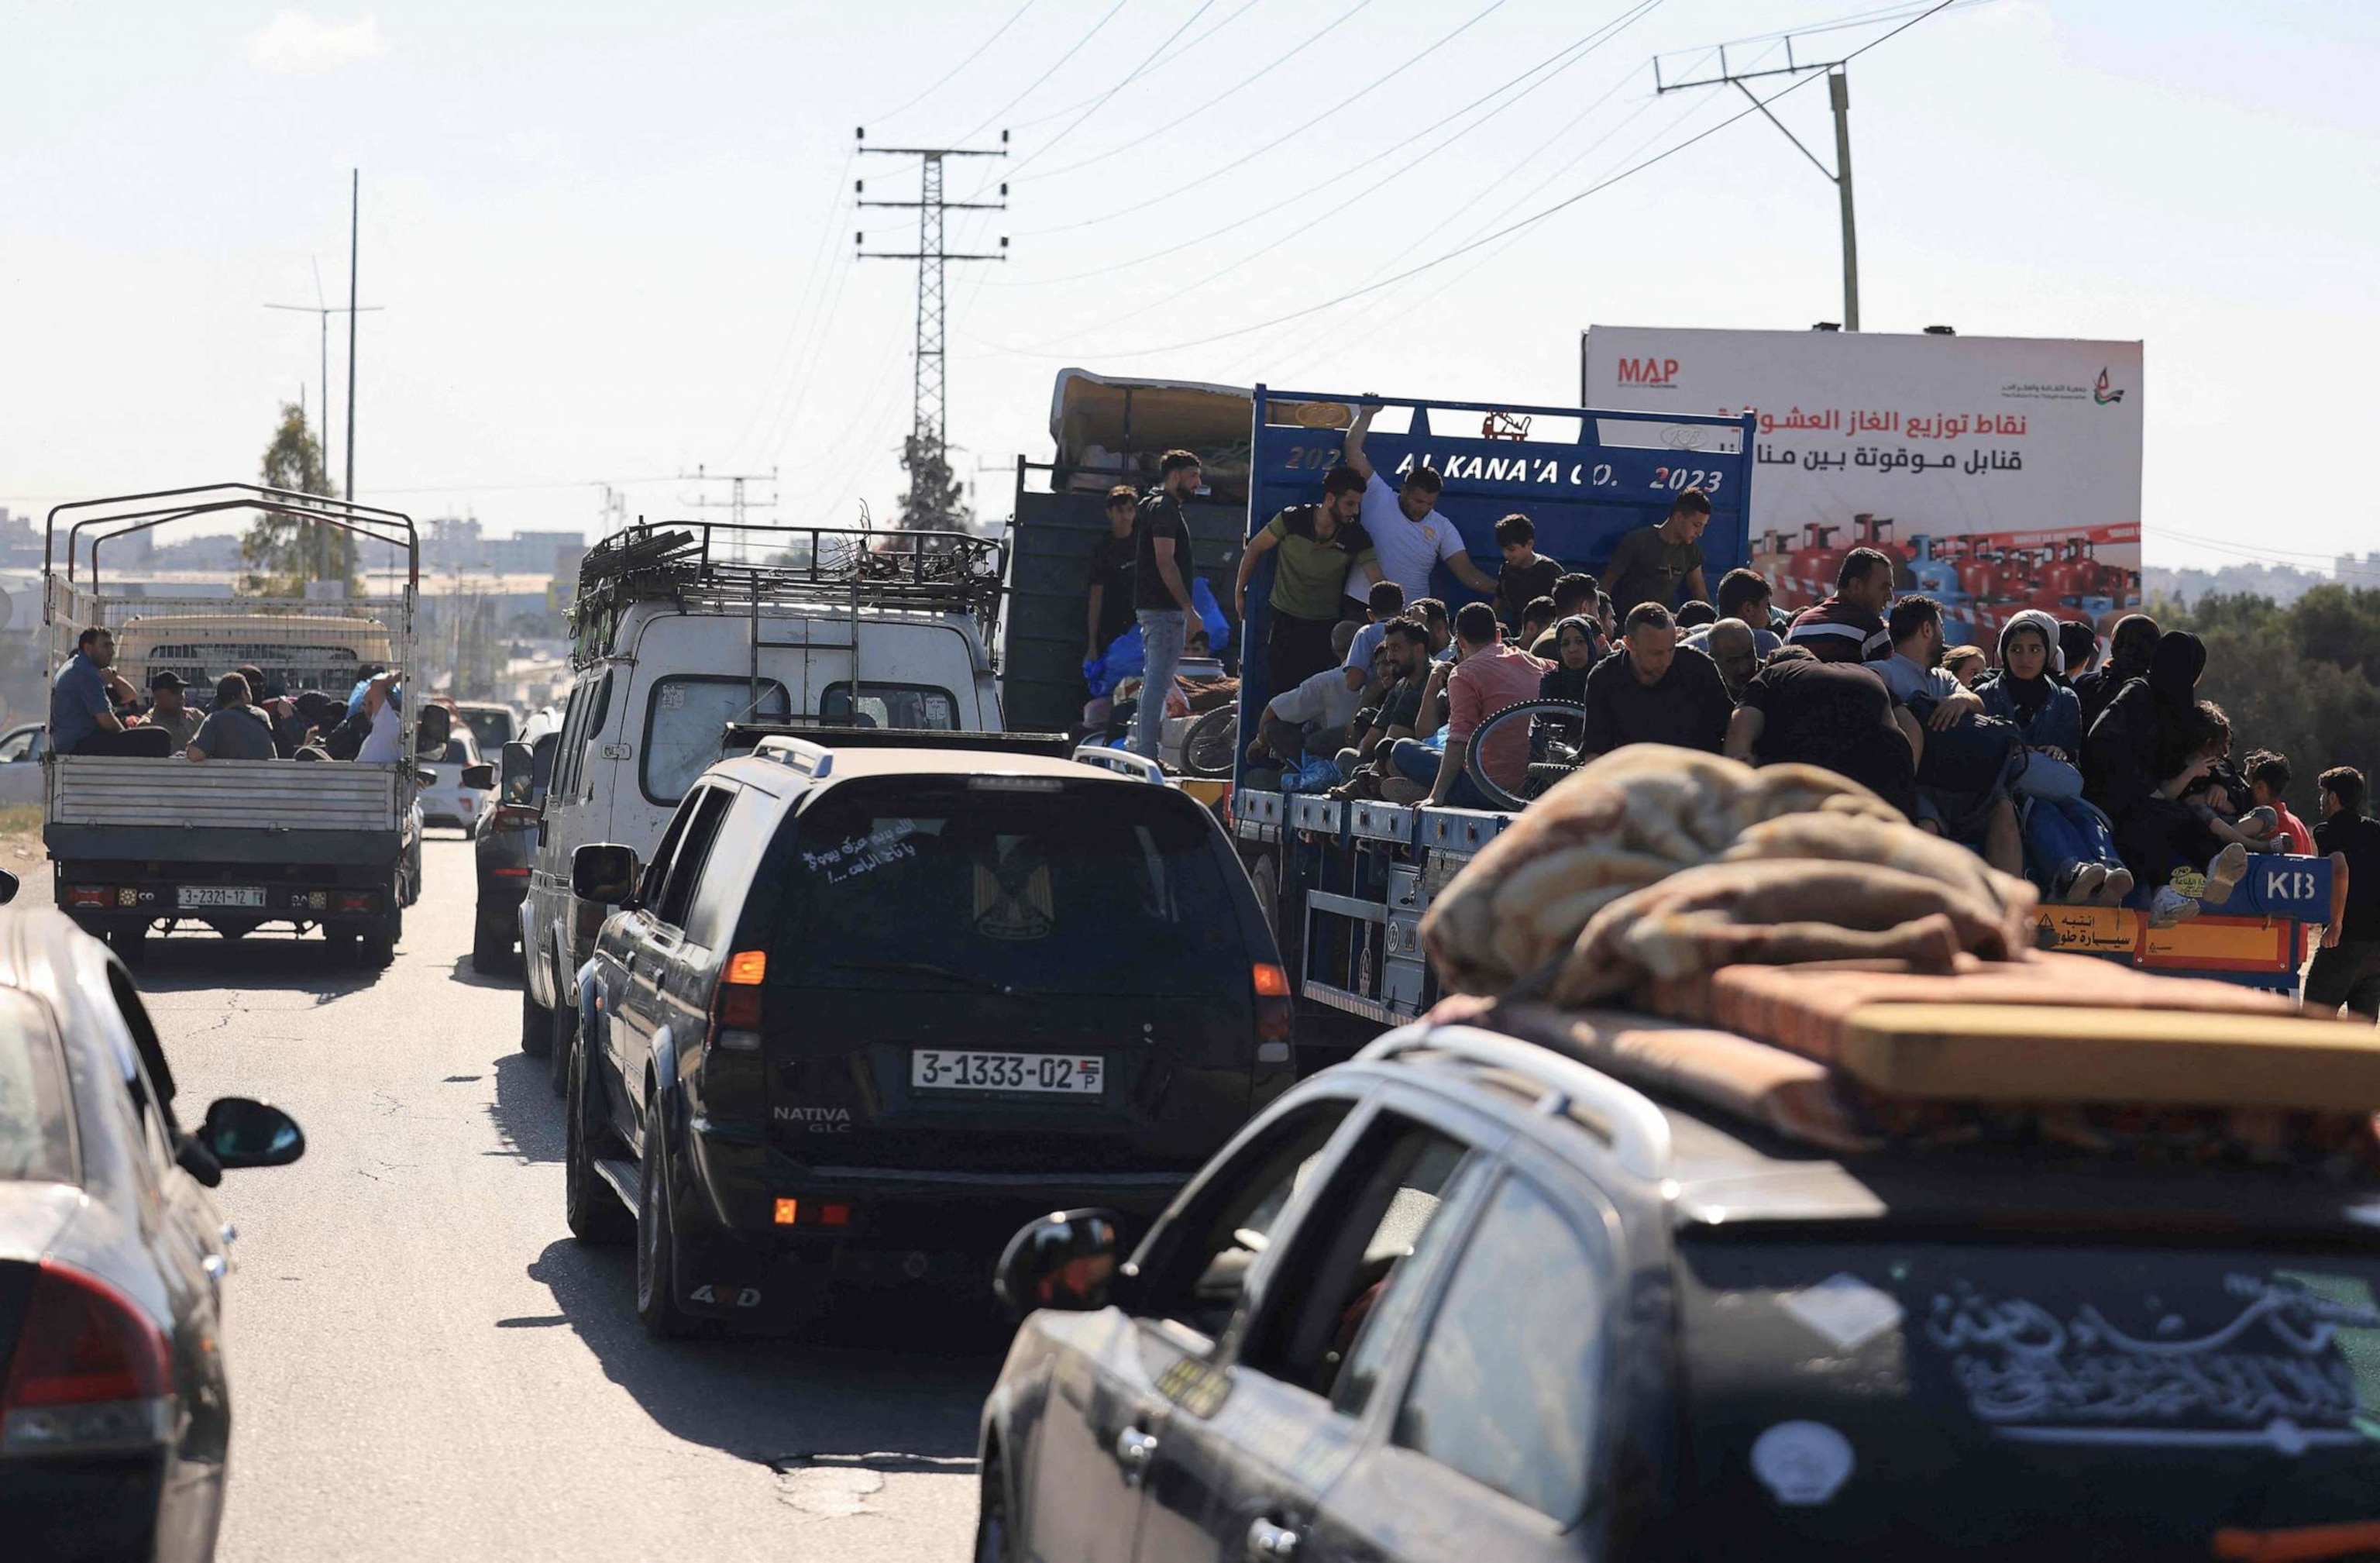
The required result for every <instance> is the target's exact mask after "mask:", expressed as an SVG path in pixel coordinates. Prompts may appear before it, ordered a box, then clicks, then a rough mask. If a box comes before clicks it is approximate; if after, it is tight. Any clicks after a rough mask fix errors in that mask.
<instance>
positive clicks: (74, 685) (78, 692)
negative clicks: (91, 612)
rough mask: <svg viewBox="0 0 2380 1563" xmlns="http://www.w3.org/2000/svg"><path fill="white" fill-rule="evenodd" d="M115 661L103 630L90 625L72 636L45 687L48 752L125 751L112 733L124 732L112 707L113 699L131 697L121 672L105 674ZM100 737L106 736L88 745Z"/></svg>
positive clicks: (110, 638)
mask: <svg viewBox="0 0 2380 1563" xmlns="http://www.w3.org/2000/svg"><path fill="white" fill-rule="evenodd" d="M114 665H115V636H114V635H111V634H109V633H108V632H107V631H106V630H104V629H100V628H99V627H98V626H97V625H93V626H92V627H91V628H90V629H86V630H84V631H83V632H82V633H81V634H80V635H79V636H78V637H77V638H76V640H75V651H74V654H73V655H72V656H70V657H68V658H67V661H66V665H65V666H63V667H61V668H59V669H58V676H57V678H55V679H54V680H53V681H52V682H51V684H50V752H52V753H53V754H122V753H126V752H128V751H127V750H126V749H125V748H124V746H123V745H122V744H121V743H120V742H118V741H115V739H113V737H112V735H115V734H118V733H121V732H123V731H124V718H123V717H121V716H118V715H117V714H115V708H116V705H117V704H118V702H119V701H128V700H130V699H131V697H132V688H131V686H130V685H128V684H127V683H125V681H124V678H123V676H122V675H121V674H117V673H112V672H110V671H109V669H110V668H112V667H113V666H114ZM118 689H121V690H122V693H121V695H118V694H117V693H116V691H117V690H118ZM103 734H105V735H111V736H110V737H109V738H108V739H103V740H102V741H99V742H96V743H94V742H93V741H92V740H94V739H101V735H103ZM86 746H89V747H86Z"/></svg>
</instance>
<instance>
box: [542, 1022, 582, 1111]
mask: <svg viewBox="0 0 2380 1563" xmlns="http://www.w3.org/2000/svg"><path fill="white" fill-rule="evenodd" d="M545 1035H546V1044H545V1045H546V1049H547V1052H548V1054H549V1056H548V1057H547V1059H546V1068H547V1069H548V1070H549V1071H550V1072H551V1074H552V1076H553V1093H554V1094H555V1095H556V1096H560V1095H562V1094H563V1093H565V1091H566V1090H568V1089H569V1085H570V1060H571V1059H572V1058H573V1057H574V1056H577V1052H578V1008H577V1006H576V1005H568V1004H557V1005H555V1006H554V1007H553V1008H552V1009H551V1010H549V1011H547V1013H546V1024H545Z"/></svg>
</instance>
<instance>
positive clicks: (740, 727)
mask: <svg viewBox="0 0 2380 1563" xmlns="http://www.w3.org/2000/svg"><path fill="white" fill-rule="evenodd" d="M769 739H790V740H795V741H798V742H800V743H804V744H807V745H809V746H811V747H812V748H815V749H820V750H828V751H831V750H837V749H946V750H947V749H956V750H964V751H968V752H970V753H975V754H1033V755H1038V756H1040V757H1042V758H1043V759H1047V760H1067V759H1071V758H1073V756H1074V749H1075V740H1074V739H1070V738H1068V737H1067V736H1066V735H1065V734H1063V733H953V732H941V731H937V730H935V729H933V728H920V727H830V726H827V725H826V724H824V723H809V722H800V721H795V722H730V723H728V724H727V727H726V732H725V736H724V739H722V745H721V753H722V754H723V755H725V756H727V757H729V758H733V757H734V756H735V755H737V754H741V753H745V752H747V751H759V748H760V747H761V746H762V745H763V744H764V743H766V742H767V741H768V740H769Z"/></svg>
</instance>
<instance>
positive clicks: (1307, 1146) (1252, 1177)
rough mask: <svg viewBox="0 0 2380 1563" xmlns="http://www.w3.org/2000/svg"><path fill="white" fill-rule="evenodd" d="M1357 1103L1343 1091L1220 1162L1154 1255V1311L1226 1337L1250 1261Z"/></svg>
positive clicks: (1150, 1294) (1269, 1237)
mask: <svg viewBox="0 0 2380 1563" xmlns="http://www.w3.org/2000/svg"><path fill="white" fill-rule="evenodd" d="M1354 1105H1355V1103H1354V1099H1353V1098H1349V1097H1341V1096H1329V1097H1322V1098H1319V1099H1318V1100H1316V1101H1313V1102H1310V1103H1308V1104H1306V1105H1304V1106H1302V1107H1299V1108H1297V1109H1295V1110H1293V1111H1292V1112H1289V1113H1286V1114H1284V1115H1282V1117H1281V1118H1280V1119H1279V1120H1277V1121H1276V1122H1274V1123H1273V1124H1272V1125H1271V1126H1270V1127H1269V1129H1268V1130H1267V1131H1266V1132H1265V1133H1264V1134H1263V1135H1262V1136H1261V1137H1260V1138H1258V1139H1257V1140H1256V1141H1255V1142H1252V1143H1250V1144H1248V1145H1246V1146H1244V1147H1242V1149H1241V1150H1240V1152H1239V1154H1237V1155H1235V1156H1234V1157H1233V1159H1232V1160H1231V1161H1230V1162H1229V1163H1227V1164H1226V1165H1224V1166H1220V1167H1218V1168H1217V1169H1216V1170H1215V1175H1214V1176H1213V1178H1210V1179H1209V1180H1208V1183H1207V1184H1206V1186H1205V1187H1204V1188H1202V1189H1201V1190H1200V1191H1199V1194H1198V1197H1197V1199H1196V1201H1195V1202H1194V1203H1192V1204H1191V1205H1190V1206H1189V1207H1187V1208H1185V1209H1184V1211H1182V1213H1181V1214H1180V1215H1177V1216H1176V1217H1175V1218H1174V1220H1173V1222H1172V1227H1173V1235H1172V1237H1171V1238H1169V1239H1168V1240H1167V1243H1166V1245H1165V1248H1164V1250H1163V1252H1161V1253H1159V1254H1155V1255H1153V1256H1152V1258H1153V1259H1154V1261H1155V1266H1156V1267H1155V1268H1154V1269H1153V1270H1152V1272H1151V1275H1150V1282H1149V1290H1148V1300H1149V1309H1148V1311H1149V1312H1151V1313H1155V1314H1156V1315H1157V1316H1159V1317H1160V1318H1167V1319H1172V1320H1173V1321H1175V1322H1176V1323H1178V1324H1182V1325H1188V1326H1189V1327H1190V1328H1191V1329H1193V1330H1195V1331H1196V1332H1197V1333H1198V1334H1200V1335H1203V1336H1205V1337H1207V1338H1208V1340H1214V1339H1217V1338H1219V1337H1221V1335H1222V1333H1223V1330H1224V1328H1225V1326H1227V1325H1230V1323H1231V1322H1232V1315H1233V1313H1235V1312H1236V1311H1237V1310H1238V1308H1239V1305H1240V1300H1241V1292H1242V1288H1243V1287H1244V1286H1245V1283H1246V1280H1247V1275H1248V1268H1249V1266H1250V1265H1252V1264H1255V1263H1256V1260H1257V1255H1259V1254H1261V1253H1263V1252H1265V1250H1266V1249H1267V1248H1268V1247H1269V1246H1270V1244H1271V1242H1272V1240H1273V1238H1274V1235H1275V1233H1276V1232H1277V1230H1278V1229H1279V1227H1280V1226H1281V1217H1282V1215H1285V1214H1286V1213H1287V1211H1288V1209H1289V1204H1290V1201H1291V1200H1292V1199H1293V1198H1294V1197H1295V1196H1296V1194H1297V1192H1298V1191H1299V1190H1300V1189H1302V1188H1304V1187H1305V1184H1306V1182H1307V1180H1308V1179H1309V1178H1312V1176H1313V1175H1314V1172H1315V1170H1316V1168H1317V1167H1318V1166H1319V1165H1320V1163H1321V1159H1322V1153H1323V1151H1324V1149H1325V1148H1326V1147H1328V1146H1329V1144H1330V1137H1331V1136H1332V1135H1333V1134H1335V1133H1337V1132H1338V1130H1339V1127H1340V1125H1341V1124H1342V1123H1343V1122H1345V1121H1346V1118H1347V1115H1348V1114H1349V1113H1350V1112H1351V1111H1353V1110H1354Z"/></svg>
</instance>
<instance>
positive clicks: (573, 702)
mask: <svg viewBox="0 0 2380 1563" xmlns="http://www.w3.org/2000/svg"><path fill="white" fill-rule="evenodd" d="M594 698H595V697H594V691H593V690H591V689H590V688H589V686H588V685H585V684H581V685H579V686H578V687H577V689H575V690H571V691H570V701H569V703H568V704H566V705H565V706H564V707H563V708H562V734H561V738H560V739H559V742H560V743H561V746H562V747H561V751H560V752H558V753H557V754H556V755H555V756H554V764H553V788H554V790H555V791H556V792H558V793H560V794H561V795H562V798H563V800H565V802H566V801H569V800H572V799H575V798H576V797H577V786H578V784H577V771H578V753H579V751H580V749H581V748H582V745H581V744H580V743H579V741H578V735H579V732H580V730H581V729H582V728H583V727H585V726H586V721H587V702H589V701H590V700H592V699H594Z"/></svg>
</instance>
